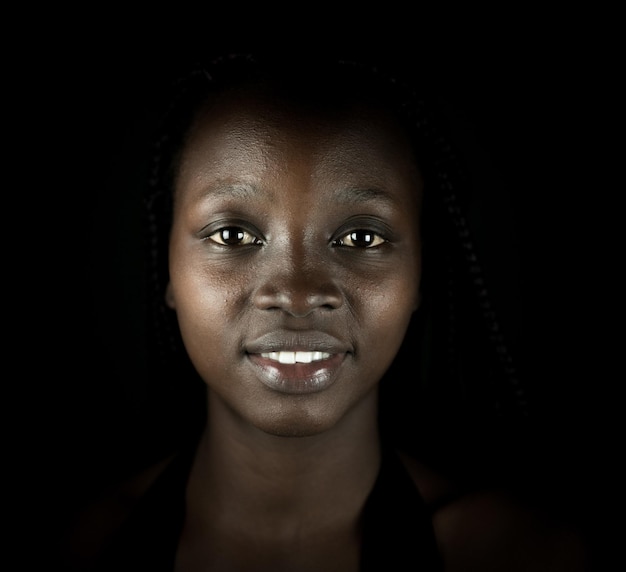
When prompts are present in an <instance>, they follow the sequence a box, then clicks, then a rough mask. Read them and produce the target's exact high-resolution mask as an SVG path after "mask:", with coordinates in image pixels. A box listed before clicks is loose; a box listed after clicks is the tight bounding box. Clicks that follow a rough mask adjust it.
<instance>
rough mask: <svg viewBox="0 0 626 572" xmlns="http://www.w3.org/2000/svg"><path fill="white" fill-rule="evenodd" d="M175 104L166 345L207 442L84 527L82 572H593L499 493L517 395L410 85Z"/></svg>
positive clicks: (166, 134) (220, 64)
mask: <svg viewBox="0 0 626 572" xmlns="http://www.w3.org/2000/svg"><path fill="white" fill-rule="evenodd" d="M179 88H180V89H179V92H178V96H177V98H176V100H175V101H174V103H173V105H172V108H171V109H170V112H169V113H168V114H167V116H166V117H165V120H164V126H163V130H162V131H161V132H160V135H159V136H158V137H157V141H156V146H155V156H154V162H153V169H152V171H151V180H150V185H149V192H148V194H147V197H146V214H147V219H146V222H147V224H146V228H147V230H148V234H149V241H148V247H149V251H150V254H151V265H150V267H149V273H148V274H149V278H150V292H151V294H152V296H151V299H152V300H153V301H154V305H153V306H152V308H151V309H152V314H151V315H152V317H153V319H154V327H153V328H151V330H150V332H151V333H152V334H154V337H153V339H152V340H151V342H152V344H153V346H154V347H155V348H157V350H156V351H155V356H158V357H159V359H160V361H159V362H158V365H157V367H156V368H155V372H158V375H159V376H161V377H162V379H168V380H171V382H172V383H174V384H175V385H176V386H177V387H178V389H179V390H180V393H181V394H184V395H187V396H188V399H189V403H190V404H192V403H193V407H195V408H196V409H190V415H194V412H197V413H198V415H197V416H194V419H195V420H197V421H199V422H196V421H194V422H192V423H190V424H189V425H190V427H191V429H190V431H189V432H187V433H185V437H184V439H181V441H180V443H179V444H178V445H179V446H178V448H177V451H176V452H175V453H174V454H173V455H171V456H169V457H168V458H166V459H164V460H163V461H162V462H160V463H159V464H158V465H157V466H155V467H151V468H150V469H148V470H147V471H145V472H142V473H141V474H140V475H137V476H136V477H134V478H132V479H131V480H129V481H128V482H127V483H125V485H124V486H123V487H122V488H121V489H120V490H119V491H117V492H116V494H115V497H113V498H108V499H106V500H105V501H103V502H102V503H96V505H95V506H94V507H92V508H91V509H90V510H89V511H87V512H86V514H85V518H87V519H88V518H94V515H95V518H96V519H98V521H99V523H100V524H101V528H102V529H103V530H101V531H100V532H99V534H98V535H97V537H96V536H95V535H93V534H89V535H88V537H89V539H90V541H93V542H94V543H95V546H96V548H95V550H94V551H93V553H92V554H90V558H88V561H89V565H85V568H86V569H94V570H125V569H133V570H137V569H150V570H179V571H189V572H192V571H194V570H238V571H239V570H241V571H246V570H250V571H252V570H268V569H273V570H277V571H278V570H298V571H306V570H324V571H332V570H338V571H350V570H383V569H384V570H395V569H400V568H402V569H416V570H533V571H536V570H582V569H583V565H584V563H583V555H582V548H581V545H580V542H579V538H578V537H577V536H576V535H575V534H574V533H572V532H571V531H570V530H569V529H567V528H564V527H561V526H559V525H557V523H556V521H552V520H550V519H548V518H546V517H545V515H543V514H542V513H536V512H535V511H534V510H531V509H530V508H529V507H527V506H525V505H524V504H523V503H520V502H516V501H515V500H514V497H513V496H511V495H510V494H507V493H505V492H502V484H503V483H505V481H503V480H502V479H500V475H499V473H497V471H498V470H499V469H501V468H502V467H505V466H506V462H507V461H508V460H507V459H494V455H495V454H496V453H497V452H498V451H499V446H500V445H501V444H502V443H503V441H504V440H505V439H506V438H508V437H509V436H510V435H509V434H508V433H504V429H505V428H506V427H509V428H510V425H511V423H510V422H511V421H512V420H513V421H514V420H516V419H518V418H523V416H524V414H525V408H526V402H525V398H524V392H523V390H522V388H521V387H520V383H519V380H518V379H517V376H516V373H515V369H514V367H513V364H512V360H511V358H510V355H509V353H508V351H507V348H506V345H505V344H504V342H503V340H502V338H501V336H500V332H499V329H498V324H497V322H496V320H495V315H494V313H493V310H492V308H491V306H490V304H489V300H488V298H487V294H486V289H485V286H484V281H483V277H482V275H481V271H480V266H479V264H478V261H477V258H476V253H475V251H474V248H473V246H472V242H471V237H470V236H469V232H468V228H467V225H466V223H465V220H464V215H463V206H464V203H463V197H462V192H461V189H462V187H463V184H464V180H463V177H462V174H461V173H460V172H459V169H458V166H457V164H456V161H455V156H454V154H453V153H452V150H451V149H450V146H449V144H448V143H447V142H446V140H445V138H444V137H443V133H442V132H441V131H440V130H439V129H438V127H437V121H436V117H434V116H432V115H430V112H429V111H428V110H427V108H426V107H425V105H424V102H422V101H421V100H419V99H418V98H417V97H416V94H415V92H414V89H413V86H411V85H405V84H403V83H402V82H401V81H399V80H398V79H397V78H392V77H387V76H386V75H385V74H384V73H383V72H381V71H377V70H372V69H370V68H369V67H367V66H362V65H360V64H357V63H351V62H347V61H334V60H326V59H323V58H320V59H319V60H306V59H303V58H297V59H296V58H289V57H283V58H263V57H258V56H256V57H253V56H229V57H226V58H222V59H218V60H216V61H213V62H211V63H210V64H209V65H207V66H201V67H200V68H199V69H198V70H195V71H193V72H192V73H190V74H188V75H187V76H186V77H185V79H184V81H182V82H181V84H180V85H179ZM468 395H469V397H468ZM199 403H200V404H201V405H202V407H201V408H200V409H199V408H197V405H198V404H199ZM470 463H471V464H470ZM103 509H105V510H106V512H107V514H108V515H109V516H108V517H107V518H106V519H105V518H104V517H103V516H102V515H103V513H102V510H103ZM80 522H82V523H83V524H79V526H78V528H79V529H80V530H83V531H84V530H89V527H87V526H86V525H85V524H84V523H86V522H88V520H83V521H80ZM94 539H95V540H94ZM77 567H78V566H77Z"/></svg>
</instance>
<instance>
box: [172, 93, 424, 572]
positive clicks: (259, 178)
mask: <svg viewBox="0 0 626 572" xmlns="http://www.w3.org/2000/svg"><path fill="white" fill-rule="evenodd" d="M259 117H262V118H263V120H261V121H260V120H259V119H258V118H259ZM304 134H305V136H303V135H304ZM398 140H401V134H400V132H399V131H398V129H397V128H395V127H393V126H392V125H391V124H389V122H388V121H387V120H386V119H385V118H384V117H378V118H376V116H374V119H373V120H372V119H371V118H370V119H365V116H364V113H363V112H361V111H359V110H355V111H354V113H353V114H351V116H349V117H346V118H344V119H342V120H341V121H340V122H330V121H328V119H326V118H324V117H321V116H317V115H313V116H306V117H300V116H296V115H295V114H293V113H292V112H284V111H281V110H280V108H276V107H274V106H269V105H268V104H266V103H262V104H259V103H256V102H254V101H246V100H243V101H237V102H235V103H229V104H226V105H224V106H223V108H222V107H220V108H219V109H212V110H211V112H210V113H207V114H205V115H204V117H202V119H200V121H199V122H198V123H197V124H196V126H195V128H194V130H193V131H192V135H191V137H190V140H189V141H188V143H187V146H186V149H185V153H184V154H183V158H182V163H181V168H180V173H179V176H178V179H177V183H176V191H175V208H174V222H173V228H172V234H171V243H170V275H171V283H170V288H169V290H168V303H169V304H170V306H171V307H172V308H174V309H175V311H176V312H177V317H178V321H179V324H180V327H181V332H182V335H183V340H184V342H185V345H186V348H187V351H188V353H189V355H190V357H191V359H192V362H193V363H194V365H195V367H196V369H197V370H198V371H199V372H200V375H201V376H202V378H203V379H204V381H205V382H206V383H207V386H208V392H209V402H208V403H209V413H208V419H209V422H208V426H207V428H206V431H205V433H204V437H203V440H202V443H201V445H200V447H199V452H198V459H197V462H196V464H195V465H194V468H193V471H192V475H191V480H190V485H189V489H188V495H189V503H188V508H189V510H190V512H189V514H188V518H187V522H186V525H185V529H184V532H183V536H182V539H181V545H180V552H179V555H178V564H179V569H181V570H192V569H196V567H197V569H211V570H213V569H216V570H220V569H228V570H232V569H233V563H236V564H237V565H236V566H235V568H236V569H241V570H254V569H267V568H269V567H271V568H272V569H274V570H283V569H284V570H295V569H297V570H303V571H304V570H320V569H324V570H343V571H345V570H357V569H358V557H359V551H360V543H359V516H360V511H361V509H362V506H363V504H364V502H365V500H366V498H367V495H368V494H369V492H370V490H371V488H372V486H373V484H374V481H375V479H376V475H377V473H378V467H379V462H380V445H379V442H378V433H377V385H378V381H379V379H380V377H381V376H382V374H383V372H384V371H385V370H386V369H387V368H388V366H389V364H390V363H391V361H392V360H393V358H394V356H395V354H396V353H397V351H398V348H399V345H400V343H401V341H402V339H403V337H404V334H405V331H406V328H407V326H408V323H409V320H410V317H411V314H412V312H413V311H414V310H415V309H416V308H417V306H418V299H419V280H420V250H421V249H420V238H419V229H418V228H417V226H416V224H415V222H414V221H415V220H416V216H417V212H418V206H419V197H420V195H421V185H422V183H421V178H420V176H419V172H418V171H417V169H416V167H415V164H414V161H412V160H411V153H410V150H409V147H408V145H407V144H406V143H404V144H403V145H402V146H398V145H397V142H398ZM389 149H394V150H398V149H400V150H401V151H400V152H397V151H396V152H394V153H390V152H389V151H388V150H389ZM225 229H226V230H225ZM225 232H228V233H229V234H228V235H226V234H225ZM236 232H241V233H242V234H241V236H236V237H234V238H231V235H233V234H236ZM227 240H228V242H227ZM294 351H301V352H305V353H304V354H303V356H302V359H304V360H305V361H306V360H309V359H315V360H316V361H312V362H311V363H302V364H301V363H296V364H290V363H287V364H283V363H278V362H277V361H276V358H273V359H272V358H268V357H264V354H268V352H286V354H285V355H286V356H287V357H285V358H284V359H288V358H289V357H290V356H289V352H291V353H293V352H294ZM310 352H323V356H324V357H323V359H318V357H315V354H314V353H313V354H312V353H310ZM298 359H300V358H298ZM192 499H193V500H192ZM207 539H208V541H207ZM217 546H219V550H216V549H215V547H217Z"/></svg>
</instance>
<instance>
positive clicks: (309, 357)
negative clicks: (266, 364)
mask: <svg viewBox="0 0 626 572" xmlns="http://www.w3.org/2000/svg"><path fill="white" fill-rule="evenodd" d="M261 356H262V357H264V358H268V359H271V360H274V361H277V362H280V363H296V362H298V363H311V362H312V361H320V360H323V359H327V358H329V357H330V354H329V353H326V352H268V353H264V354H261Z"/></svg>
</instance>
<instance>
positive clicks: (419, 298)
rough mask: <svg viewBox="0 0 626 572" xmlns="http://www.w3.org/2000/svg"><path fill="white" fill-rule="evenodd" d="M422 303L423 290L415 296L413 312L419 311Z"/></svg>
mask: <svg viewBox="0 0 626 572" xmlns="http://www.w3.org/2000/svg"><path fill="white" fill-rule="evenodd" d="M421 303H422V292H421V291H419V292H418V293H417V295H416V296H415V304H414V305H413V312H417V310H418V309H419V307H420V305H421Z"/></svg>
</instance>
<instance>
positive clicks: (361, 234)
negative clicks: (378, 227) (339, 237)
mask: <svg viewBox="0 0 626 572" xmlns="http://www.w3.org/2000/svg"><path fill="white" fill-rule="evenodd" d="M350 240H352V242H353V243H354V244H356V245H357V246H369V245H370V244H371V243H372V234H371V233H370V232H367V231H366V230H357V231H354V232H353V233H351V234H350Z"/></svg>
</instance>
